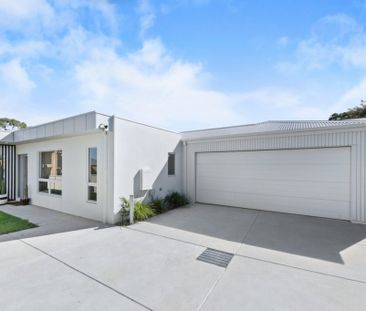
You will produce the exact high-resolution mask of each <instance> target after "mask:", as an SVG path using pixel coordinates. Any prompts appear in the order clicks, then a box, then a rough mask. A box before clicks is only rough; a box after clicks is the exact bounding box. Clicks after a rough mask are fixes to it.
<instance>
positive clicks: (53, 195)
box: [37, 148, 64, 198]
mask: <svg viewBox="0 0 366 311" xmlns="http://www.w3.org/2000/svg"><path fill="white" fill-rule="evenodd" d="M46 152H51V153H53V152H56V153H58V152H61V175H56V176H55V179H50V178H44V177H41V176H42V153H46ZM57 164H58V159H57V160H56V172H57V170H58V167H57ZM63 166H64V157H63V150H62V149H58V148H56V149H49V150H42V151H38V180H37V192H38V194H40V195H47V196H52V197H55V198H61V197H62V195H63V190H62V189H63V186H62V176H63ZM56 174H57V173H56ZM49 177H50V176H49ZM55 181H59V182H60V184H61V194H57V193H52V192H51V191H52V189H51V183H52V182H55ZM40 182H46V183H47V190H48V191H47V192H44V191H40V190H39V183H40Z"/></svg>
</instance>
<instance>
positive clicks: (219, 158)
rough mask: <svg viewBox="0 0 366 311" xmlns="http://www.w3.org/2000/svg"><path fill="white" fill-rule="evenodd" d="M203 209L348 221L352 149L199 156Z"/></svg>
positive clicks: (198, 186) (198, 192)
mask: <svg viewBox="0 0 366 311" xmlns="http://www.w3.org/2000/svg"><path fill="white" fill-rule="evenodd" d="M196 161H197V162H196V174H197V175H196V178H197V180H196V200H197V201H198V202H202V203H211V204H222V205H232V206H239V207H247V208H255V209H264V210H277V211H284V212H292V213H299V214H306V215H314V216H324V217H330V218H340V219H348V218H349V206H350V199H349V198H350V186H349V185H350V184H349V183H350V148H327V149H305V150H279V151H256V152H221V153H218V152H212V153H202V154H197V160H196Z"/></svg>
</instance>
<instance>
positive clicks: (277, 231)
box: [147, 204, 366, 263]
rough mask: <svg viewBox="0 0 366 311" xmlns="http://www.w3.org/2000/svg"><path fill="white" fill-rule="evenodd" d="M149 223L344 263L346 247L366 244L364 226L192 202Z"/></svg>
mask: <svg viewBox="0 0 366 311" xmlns="http://www.w3.org/2000/svg"><path fill="white" fill-rule="evenodd" d="M147 222H148V223H150V224H156V225H160V226H166V227H170V228H175V229H179V230H183V231H186V232H193V233H197V234H200V235H205V236H209V237H214V238H218V239H222V240H227V241H231V242H238V243H242V244H244V245H251V246H255V247H259V248H265V249H270V250H276V251H280V252H285V253H290V254H294V255H300V256H306V257H311V258H316V259H321V260H325V261H330V262H335V263H343V260H342V257H341V256H340V252H342V251H343V250H345V249H347V248H349V247H351V246H353V245H355V244H358V243H361V244H365V246H366V241H365V239H366V226H364V225H358V224H352V223H350V222H346V221H338V220H332V219H325V218H318V217H310V216H302V215H294V214H283V213H272V212H262V211H256V210H248V209H242V208H235V207H226V206H216V205H206V204H193V205H190V206H189V207H183V208H179V209H176V210H173V211H170V212H168V213H166V214H162V215H159V216H157V217H154V218H151V219H150V220H148V221H147Z"/></svg>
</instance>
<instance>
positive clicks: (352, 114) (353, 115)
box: [329, 101, 366, 120]
mask: <svg viewBox="0 0 366 311" xmlns="http://www.w3.org/2000/svg"><path fill="white" fill-rule="evenodd" d="M359 118H366V103H365V101H361V105H360V106H356V107H354V108H351V109H348V110H347V111H345V112H341V113H333V114H332V115H331V116H330V117H329V120H346V119H359Z"/></svg>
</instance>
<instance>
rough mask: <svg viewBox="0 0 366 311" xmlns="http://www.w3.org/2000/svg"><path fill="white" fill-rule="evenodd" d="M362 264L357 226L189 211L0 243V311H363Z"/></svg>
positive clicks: (365, 238) (201, 208)
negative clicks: (212, 256) (224, 256)
mask: <svg viewBox="0 0 366 311" xmlns="http://www.w3.org/2000/svg"><path fill="white" fill-rule="evenodd" d="M43 211H45V212H46V213H47V212H48V211H47V210H43ZM62 215H63V214H60V217H61V218H62V217H63V216H62ZM44 217H45V218H47V217H46V216H44ZM67 217H71V216H67ZM76 218H77V217H76ZM79 220H80V219H79ZM61 222H62V221H61ZM46 223H47V222H45V225H46ZM60 226H61V227H63V226H62V225H60ZM31 230H33V229H31ZM29 231H30V230H29ZM25 232H26V231H25ZM206 247H212V248H215V249H220V250H224V251H230V252H233V253H235V256H234V258H233V260H232V262H231V263H230V264H229V266H228V268H226V269H225V268H220V267H218V266H214V265H211V264H207V263H204V262H201V261H197V260H196V258H197V257H198V256H199V255H200V254H201V253H202V252H203V251H204V250H205V249H206ZM365 262H366V226H361V225H353V224H350V223H347V222H342V221H334V220H326V219H318V218H313V217H304V216H295V215H285V214H277V213H268V212H258V211H251V210H245V209H237V208H229V207H219V206H210V205H198V204H196V205H192V206H190V207H187V208H181V209H177V210H174V211H170V212H168V213H166V214H163V215H160V216H158V217H154V218H152V219H150V220H149V221H147V222H141V223H138V224H135V225H133V226H130V227H128V228H120V227H103V226H102V225H100V224H96V226H95V225H94V226H90V227H86V228H79V229H76V228H75V227H74V228H72V229H70V230H60V231H59V232H58V233H55V232H53V233H51V234H47V233H45V234H43V235H39V236H36V237H29V238H22V239H14V240H13V241H7V242H2V243H0V263H1V264H0V288H1V290H0V299H1V301H2V308H1V309H2V310H20V309H27V310H50V309H52V310H100V309H103V310H149V309H150V310H320V309H321V310H332V311H334V310H335V311H337V310H364V309H365V306H366V295H365V293H366V265H365Z"/></svg>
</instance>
